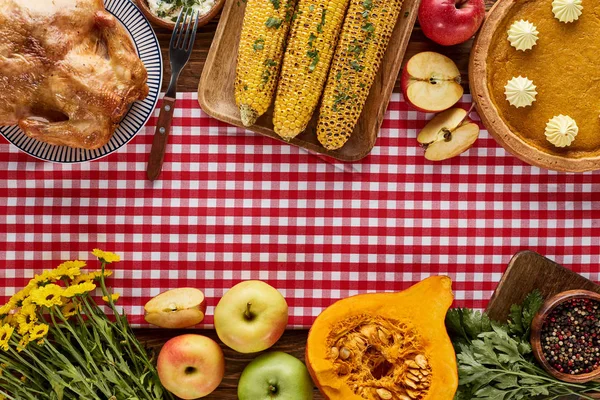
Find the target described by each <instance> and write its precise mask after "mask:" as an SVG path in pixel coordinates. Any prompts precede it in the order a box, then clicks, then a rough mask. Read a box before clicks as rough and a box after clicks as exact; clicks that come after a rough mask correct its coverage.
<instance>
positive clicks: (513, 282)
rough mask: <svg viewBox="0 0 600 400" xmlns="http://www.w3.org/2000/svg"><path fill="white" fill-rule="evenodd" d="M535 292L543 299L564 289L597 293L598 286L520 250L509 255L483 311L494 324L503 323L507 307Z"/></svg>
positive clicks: (518, 302) (532, 253)
mask: <svg viewBox="0 0 600 400" xmlns="http://www.w3.org/2000/svg"><path fill="white" fill-rule="evenodd" d="M536 288H537V289H539V290H540V291H541V292H542V295H543V296H544V298H548V297H550V296H552V295H555V294H557V293H560V292H564V291H565V290H571V289H586V290H591V291H594V292H597V293H600V286H599V285H597V284H595V283H594V282H592V281H590V280H589V279H586V278H584V277H583V276H581V275H579V274H577V273H575V272H573V271H571V270H570V269H567V268H565V267H563V266H562V265H559V264H557V263H555V262H554V261H552V260H549V259H547V258H546V257H543V256H541V255H539V254H538V253H535V252H533V251H522V252H519V253H517V254H515V255H514V256H513V258H512V259H511V260H510V263H509V264H508V268H507V269H506V271H505V272H504V275H503V276H502V279H501V280H500V283H499V284H498V287H497V288H496V291H495V292H494V294H493V295H492V298H491V299H490V302H489V304H488V307H487V309H486V311H487V313H488V315H489V316H490V317H491V318H492V319H495V320H497V321H506V318H507V317H508V314H509V311H510V306H511V305H513V304H520V303H522V302H523V300H524V299H525V296H527V294H528V293H530V292H532V291H533V290H534V289H536Z"/></svg>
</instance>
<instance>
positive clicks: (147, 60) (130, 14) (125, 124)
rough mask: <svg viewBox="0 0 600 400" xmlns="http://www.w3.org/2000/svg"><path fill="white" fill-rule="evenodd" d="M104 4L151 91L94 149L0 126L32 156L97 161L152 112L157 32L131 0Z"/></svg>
mask: <svg viewBox="0 0 600 400" xmlns="http://www.w3.org/2000/svg"><path fill="white" fill-rule="evenodd" d="M104 3H105V6H106V10H107V11H109V12H110V13H111V14H112V15H114V16H115V17H116V18H117V19H118V20H119V21H121V23H122V24H123V25H124V26H125V28H126V29H127V30H128V31H129V34H130V35H131V37H132V38H133V42H134V43H135V46H136V48H137V52H138V54H139V56H140V58H141V60H142V62H143V63H144V65H145V66H146V69H147V70H148V86H149V87H150V93H149V94H148V97H146V98H145V99H144V100H143V101H136V102H135V103H133V105H132V106H131V108H130V109H129V111H128V112H127V114H126V115H125V116H124V117H123V120H122V121H121V124H120V125H119V127H118V128H117V130H116V131H115V133H114V135H113V137H112V138H111V139H110V141H109V142H108V143H107V144H106V145H105V146H103V147H101V148H99V149H96V150H84V149H74V148H71V147H66V146H53V145H51V144H48V143H44V142H40V141H38V140H35V139H33V138H30V137H27V136H26V135H25V134H24V133H23V131H22V130H21V129H19V127H17V126H7V127H0V134H2V135H3V136H4V137H5V138H6V139H7V140H8V141H9V142H11V143H12V144H14V145H15V146H17V147H18V148H19V149H21V150H22V151H24V152H25V153H27V154H29V155H31V156H33V157H35V158H39V159H40V160H45V161H51V162H56V163H65V164H68V163H81V162H86V161H92V160H97V159H99V158H102V157H104V156H107V155H109V154H110V153H112V152H114V151H116V150H118V149H119V148H121V147H123V146H124V145H125V144H127V142H129V141H130V140H131V139H133V137H134V136H135V135H136V133H138V132H139V131H140V130H141V129H142V128H143V126H144V125H145V124H146V122H147V121H148V119H149V118H150V116H151V115H152V112H153V111H154V107H155V106H156V102H157V101H158V95H159V93H160V87H161V84H162V71H163V61H162V55H161V53H160V46H159V44H158V39H157V38H156V34H155V33H154V30H153V29H152V27H151V26H150V23H149V22H148V20H146V17H145V16H144V14H142V12H141V11H140V10H139V9H138V8H137V6H136V5H135V4H133V2H132V1H130V0H105V1H104Z"/></svg>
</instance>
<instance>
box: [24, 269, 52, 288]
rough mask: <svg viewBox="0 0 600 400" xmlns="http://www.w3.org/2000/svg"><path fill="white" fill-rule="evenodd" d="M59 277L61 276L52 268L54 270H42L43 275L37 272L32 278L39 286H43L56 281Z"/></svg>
mask: <svg viewBox="0 0 600 400" xmlns="http://www.w3.org/2000/svg"><path fill="white" fill-rule="evenodd" d="M58 278H59V276H58V275H57V274H56V270H52V271H44V272H42V274H41V275H38V274H35V277H34V278H33V279H32V280H33V282H34V283H36V284H37V285H38V286H43V285H45V284H47V283H50V282H56V281H57V280H58ZM30 282H31V281H30Z"/></svg>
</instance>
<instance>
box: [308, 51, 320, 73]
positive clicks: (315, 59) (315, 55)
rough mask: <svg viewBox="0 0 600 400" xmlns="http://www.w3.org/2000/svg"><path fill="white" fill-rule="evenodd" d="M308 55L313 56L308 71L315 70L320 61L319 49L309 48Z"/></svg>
mask: <svg viewBox="0 0 600 400" xmlns="http://www.w3.org/2000/svg"><path fill="white" fill-rule="evenodd" d="M306 55H307V56H308V57H310V58H312V61H311V62H310V65H309V66H308V71H309V72H313V71H314V70H315V68H317V64H318V63H319V50H316V49H315V50H309V51H307V52H306Z"/></svg>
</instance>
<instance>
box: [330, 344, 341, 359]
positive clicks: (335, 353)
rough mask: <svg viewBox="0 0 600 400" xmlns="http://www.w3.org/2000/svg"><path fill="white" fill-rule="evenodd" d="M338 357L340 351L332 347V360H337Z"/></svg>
mask: <svg viewBox="0 0 600 400" xmlns="http://www.w3.org/2000/svg"><path fill="white" fill-rule="evenodd" d="M339 355H340V350H339V349H338V348H337V347H332V348H331V358H333V359H334V360H337V358H338V356H339Z"/></svg>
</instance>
